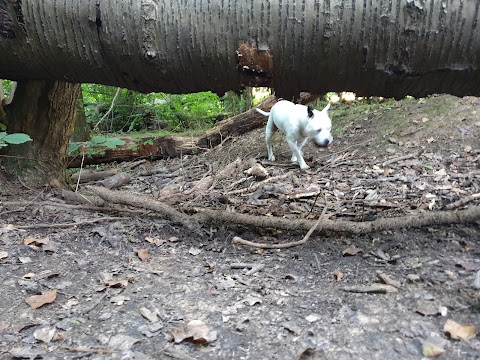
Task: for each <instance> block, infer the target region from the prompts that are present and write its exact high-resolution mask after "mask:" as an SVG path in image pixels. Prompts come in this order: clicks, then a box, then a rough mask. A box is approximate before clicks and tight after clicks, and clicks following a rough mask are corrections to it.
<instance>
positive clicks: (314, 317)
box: [305, 314, 322, 323]
mask: <svg viewBox="0 0 480 360" xmlns="http://www.w3.org/2000/svg"><path fill="white" fill-rule="evenodd" d="M321 318H322V317H321V316H320V315H318V314H310V315H308V316H307V317H306V318H305V320H307V321H308V322H310V323H313V322H315V321H318V320H320V319H321Z"/></svg>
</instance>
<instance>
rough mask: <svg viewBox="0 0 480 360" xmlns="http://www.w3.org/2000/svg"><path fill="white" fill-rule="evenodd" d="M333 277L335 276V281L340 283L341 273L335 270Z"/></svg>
mask: <svg viewBox="0 0 480 360" xmlns="http://www.w3.org/2000/svg"><path fill="white" fill-rule="evenodd" d="M333 275H334V276H335V280H336V281H341V280H342V279H343V272H341V271H340V270H336V271H335V272H334V273H333Z"/></svg>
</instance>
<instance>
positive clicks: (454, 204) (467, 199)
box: [445, 193, 480, 210]
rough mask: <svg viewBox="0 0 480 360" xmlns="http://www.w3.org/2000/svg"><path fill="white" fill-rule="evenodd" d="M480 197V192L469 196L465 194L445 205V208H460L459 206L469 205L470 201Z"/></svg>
mask: <svg viewBox="0 0 480 360" xmlns="http://www.w3.org/2000/svg"><path fill="white" fill-rule="evenodd" d="M477 199H480V193H477V194H472V195H469V196H465V197H463V198H461V199H459V200H457V201H455V202H452V203H450V204H448V205H445V210H453V209H458V208H459V207H462V206H465V205H467V204H468V203H469V202H472V201H474V200H477Z"/></svg>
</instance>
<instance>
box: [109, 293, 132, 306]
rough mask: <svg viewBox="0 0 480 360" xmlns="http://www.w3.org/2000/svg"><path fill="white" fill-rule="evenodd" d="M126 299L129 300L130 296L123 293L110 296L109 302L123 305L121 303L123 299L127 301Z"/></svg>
mask: <svg viewBox="0 0 480 360" xmlns="http://www.w3.org/2000/svg"><path fill="white" fill-rule="evenodd" d="M128 300H130V298H129V297H128V296H124V295H117V296H112V297H111V298H110V302H111V303H114V304H116V305H123V303H124V302H125V301H128Z"/></svg>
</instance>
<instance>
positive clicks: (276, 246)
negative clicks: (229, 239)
mask: <svg viewBox="0 0 480 360" xmlns="http://www.w3.org/2000/svg"><path fill="white" fill-rule="evenodd" d="M326 212H327V205H325V206H324V207H323V211H322V214H321V215H320V217H319V218H318V220H317V221H315V223H314V224H313V226H312V227H311V228H310V229H309V230H308V232H307V234H306V235H305V236H304V237H303V239H302V240H300V241H292V242H288V243H285V244H263V243H254V242H251V241H247V240H244V239H241V238H240V237H238V236H235V237H234V238H233V243H234V244H243V245H248V246H251V247H256V248H260V249H286V248H290V247H294V246H300V245H303V244H305V243H306V242H307V241H308V239H310V236H311V235H312V234H313V232H314V231H315V230H317V228H318V232H320V231H322V227H323V224H322V220H323V218H324V217H325V213H326Z"/></svg>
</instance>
